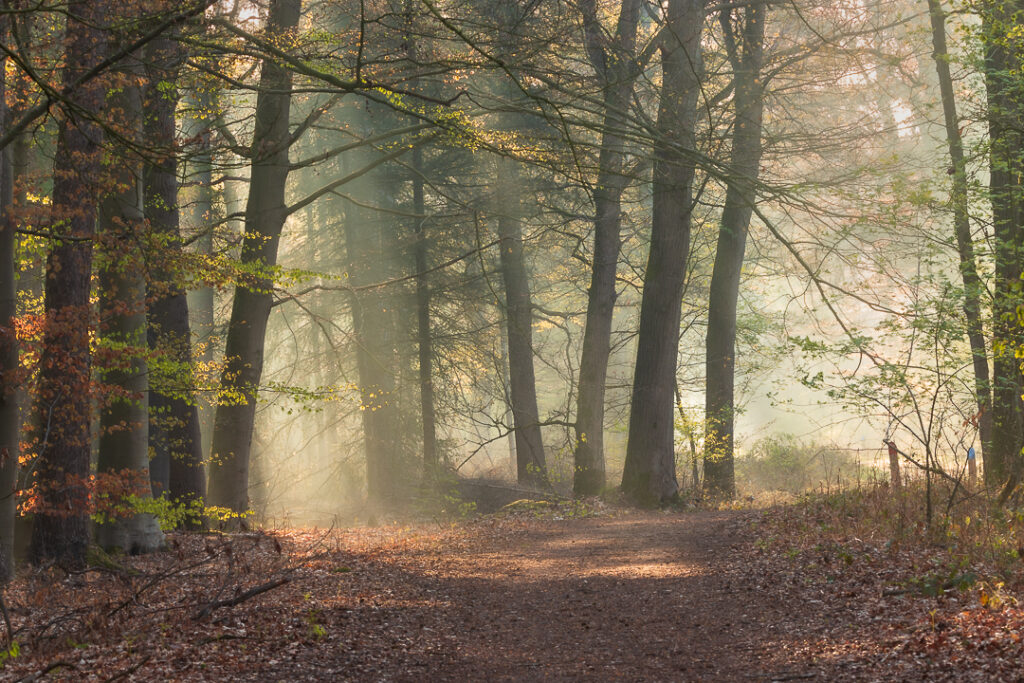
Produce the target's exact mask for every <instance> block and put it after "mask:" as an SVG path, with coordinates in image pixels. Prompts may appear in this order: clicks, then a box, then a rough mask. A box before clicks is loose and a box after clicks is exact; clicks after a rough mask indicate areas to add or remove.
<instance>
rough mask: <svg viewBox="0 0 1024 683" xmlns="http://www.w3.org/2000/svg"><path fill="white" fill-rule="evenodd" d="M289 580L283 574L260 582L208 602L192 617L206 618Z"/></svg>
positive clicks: (194, 618) (197, 619) (196, 619)
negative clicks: (236, 592) (224, 598)
mask: <svg viewBox="0 0 1024 683" xmlns="http://www.w3.org/2000/svg"><path fill="white" fill-rule="evenodd" d="M289 581H291V579H290V578H289V577H287V576H282V577H281V578H279V579H274V580H273V581H268V582H267V583H263V584H260V585H259V586H256V587H255V588H250V589H249V590H247V591H245V592H244V593H241V594H239V595H236V596H235V597H233V598H229V599H227V600H214V601H213V602H211V603H208V604H207V605H206V607H204V608H203V609H201V610H199V612H197V613H196V615H195V616H194V617H192V619H193V620H194V621H199V620H200V619H205V618H206V617H208V616H210V614H212V613H213V611H214V610H217V609H220V608H221V607H234V606H235V605H237V604H239V603H242V602H245V601H246V600H248V599H249V598H254V597H256V596H257V595H260V594H261V593H266V592H267V591H269V590H273V589H275V588H277V587H278V586H283V585H284V584H286V583H288V582H289Z"/></svg>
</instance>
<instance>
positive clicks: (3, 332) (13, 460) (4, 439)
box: [0, 0, 21, 583]
mask: <svg viewBox="0 0 1024 683" xmlns="http://www.w3.org/2000/svg"><path fill="white" fill-rule="evenodd" d="M8 4H9V3H8V2H6V0H5V2H3V3H2V8H3V9H4V10H6V9H8ZM9 37H10V17H9V16H8V15H0V41H2V42H8V40H9ZM6 66H7V59H6V58H4V59H0V128H6V126H7V122H8V120H9V112H8V110H7V104H6V102H7V78H6V73H7V72H6ZM13 209H14V168H13V166H12V163H11V150H10V149H4V150H0V376H2V378H3V380H2V382H0V583H6V582H7V581H8V580H10V579H11V577H12V576H13V575H14V519H15V516H16V510H15V503H16V493H17V486H18V456H19V455H20V453H21V446H20V443H21V418H20V411H19V405H18V394H19V388H20V386H21V380H20V378H19V372H18V369H19V368H18V338H17V336H16V335H15V332H14V319H15V317H16V316H17V314H18V308H17V306H18V294H17V264H16V263H15V245H16V240H15V233H14V230H15V225H16V223H15V217H14V216H13V215H12V213H13Z"/></svg>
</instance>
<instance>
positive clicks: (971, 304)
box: [928, 0, 999, 484]
mask: <svg viewBox="0 0 1024 683" xmlns="http://www.w3.org/2000/svg"><path fill="white" fill-rule="evenodd" d="M928 11H929V12H930V14H931V23H932V46H933V48H934V50H935V51H934V54H933V55H932V57H933V59H934V60H935V71H936V73H937V76H938V81H939V92H940V94H941V97H942V114H943V121H944V123H945V126H946V144H947V145H948V146H949V160H950V163H951V165H952V169H953V188H952V193H951V196H950V202H951V203H952V205H953V232H954V233H955V235H956V247H957V254H958V255H959V257H960V277H961V279H962V280H963V283H964V318H965V319H966V320H967V339H968V341H969V342H970V344H971V356H972V359H973V364H974V391H975V393H976V394H977V397H978V432H979V436H980V438H981V452H982V459H984V458H985V457H986V456H988V455H989V452H990V451H991V448H992V387H991V380H990V378H989V371H988V350H987V349H986V348H985V331H984V329H983V326H982V321H981V297H982V293H983V292H984V284H983V283H982V282H981V278H980V277H979V276H978V265H977V261H976V260H975V257H974V240H973V238H972V237H971V219H970V213H969V210H968V204H969V197H968V194H967V165H966V163H965V161H964V145H963V140H962V138H961V136H960V121H959V117H958V116H957V112H956V96H955V95H954V94H953V78H952V76H951V75H950V72H949V51H948V50H947V48H946V14H945V12H944V11H943V9H942V5H941V3H940V2H939V0H928ZM995 483H997V484H998V483H999V482H995Z"/></svg>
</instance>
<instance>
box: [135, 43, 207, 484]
mask: <svg viewBox="0 0 1024 683" xmlns="http://www.w3.org/2000/svg"><path fill="white" fill-rule="evenodd" d="M146 56H147V60H146V63H147V65H148V66H147V72H148V73H147V87H146V92H145V99H144V103H143V106H144V108H145V109H144V111H145V118H144V121H145V130H144V139H145V140H146V141H147V142H149V143H150V144H152V145H154V146H155V147H156V152H155V154H156V155H159V156H154V157H152V161H150V162H149V163H147V164H146V166H145V169H144V171H143V180H144V186H145V197H146V206H145V212H146V217H147V218H148V219H149V225H150V229H151V230H152V232H153V235H154V236H155V237H157V242H158V243H159V245H160V247H159V251H160V252H162V253H159V254H156V255H155V256H156V258H155V262H154V263H153V264H152V265H151V267H150V282H149V292H148V295H149V296H148V299H149V338H148V341H149V347H150V348H151V349H152V350H154V351H156V352H158V353H162V354H164V357H165V358H166V359H167V360H169V361H171V362H172V363H173V364H174V365H173V367H175V368H177V370H176V371H175V372H174V373H173V374H171V376H167V375H165V376H162V377H160V381H161V383H163V385H159V384H158V385H157V386H155V387H154V388H153V391H152V393H151V395H150V434H149V437H150V438H149V442H150V447H151V448H152V449H153V465H152V466H154V467H155V466H156V465H157V464H159V465H160V467H161V470H162V471H161V473H160V477H153V481H154V493H155V494H157V495H159V494H161V493H163V492H165V491H166V492H167V493H168V494H169V497H170V498H171V499H172V500H177V501H181V502H189V501H193V500H202V499H203V498H205V497H206V473H205V472H204V470H203V450H202V445H203V444H202V435H201V433H200V429H199V410H198V406H197V405H196V396H195V391H194V388H193V382H192V381H191V379H190V378H191V368H192V331H191V327H190V325H189V312H188V300H187V299H186V295H185V290H184V288H183V287H182V286H181V283H180V282H177V281H176V280H175V277H176V275H175V269H174V262H175V261H177V260H178V259H179V258H180V256H181V251H182V247H181V233H180V230H179V215H178V163H177V150H176V149H175V120H174V111H175V109H176V107H177V104H178V96H177V91H176V90H174V91H171V92H168V91H167V90H166V88H161V87H160V84H161V83H174V82H175V81H176V80H177V75H178V72H179V70H180V64H181V62H182V61H183V59H184V51H183V50H182V49H181V48H180V47H179V43H177V42H176V41H175V40H174V39H173V37H162V38H159V39H157V40H154V41H153V42H152V43H150V44H149V46H148V47H147V51H146ZM182 377H184V378H185V381H184V382H182V380H181V378H182ZM158 481H159V483H160V484H162V488H161V489H157V488H156V482H158Z"/></svg>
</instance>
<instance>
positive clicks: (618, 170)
mask: <svg viewBox="0 0 1024 683" xmlns="http://www.w3.org/2000/svg"><path fill="white" fill-rule="evenodd" d="M640 4H641V3H640V1H639V0H624V2H623V3H622V7H621V9H620V11H619V21H618V26H617V29H616V33H615V37H614V40H613V42H612V44H611V45H610V46H609V47H605V44H604V42H605V41H604V40H603V39H602V34H601V31H600V25H599V20H598V17H597V8H596V3H595V2H593V0H591V1H590V2H584V3H581V8H582V9H583V13H584V22H585V24H586V25H587V27H588V30H587V31H586V41H587V51H588V53H589V54H590V61H591V63H592V64H593V66H594V69H595V70H596V71H597V75H598V78H600V79H601V81H602V85H603V86H604V98H603V110H604V116H603V118H604V122H603V125H602V127H601V150H600V153H599V156H598V169H597V185H596V186H595V187H594V191H593V202H594V212H595V216H594V263H593V266H592V268H591V276H590V289H589V290H588V292H587V318H586V327H585V329H584V332H583V349H582V353H581V355H580V371H579V373H580V374H579V390H578V394H577V400H576V447H575V451H574V457H573V465H574V470H573V493H574V494H576V495H577V496H587V495H597V494H599V493H601V491H602V490H603V489H604V486H605V457H604V405H605V382H606V379H607V376H608V357H609V355H610V353H611V334H612V320H613V318H614V315H615V299H616V293H615V279H616V275H617V273H618V264H619V248H620V246H621V245H620V240H621V237H620V233H621V226H622V216H621V214H622V193H623V192H624V191H625V189H626V186H627V184H628V182H629V180H628V178H627V177H626V176H625V175H624V174H623V169H622V165H623V155H624V151H625V141H624V139H623V137H622V133H621V131H622V130H623V128H624V125H625V122H624V120H623V119H624V117H625V116H626V115H627V112H628V111H629V106H630V97H631V94H632V92H633V82H634V80H635V78H636V76H635V70H634V62H635V55H634V53H635V52H636V31H637V22H638V20H639V16H640Z"/></svg>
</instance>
